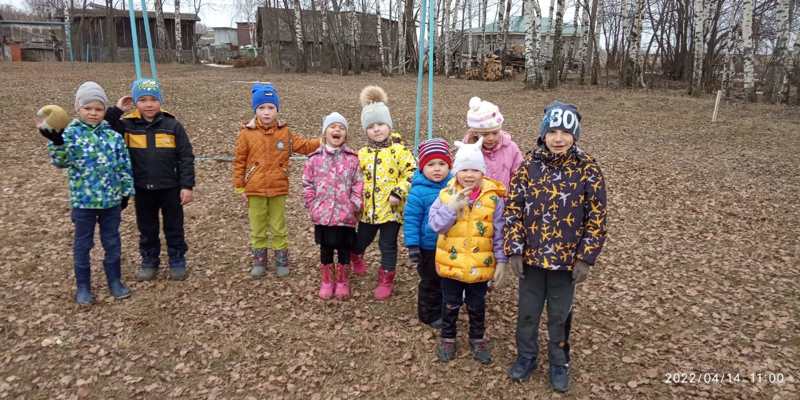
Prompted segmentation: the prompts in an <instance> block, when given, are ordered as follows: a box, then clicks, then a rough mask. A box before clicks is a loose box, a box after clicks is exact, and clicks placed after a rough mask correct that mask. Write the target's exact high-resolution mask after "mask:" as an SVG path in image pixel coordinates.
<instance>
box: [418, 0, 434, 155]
mask: <svg viewBox="0 0 800 400" xmlns="http://www.w3.org/2000/svg"><path fill="white" fill-rule="evenodd" d="M421 1H422V4H421V5H420V8H421V9H422V15H421V16H420V27H419V46H418V47H417V48H418V49H420V51H419V59H418V61H417V102H416V114H415V119H414V149H413V151H414V155H417V148H419V131H420V119H421V113H422V80H423V74H424V70H425V68H423V67H422V63H423V62H424V61H425V52H424V51H423V50H424V49H426V48H427V50H428V110H427V115H428V139H430V138H432V137H433V35H434V33H435V29H436V25H435V23H436V21H434V18H435V17H436V2H435V1H434V0H421ZM426 34H427V38H428V43H427V45H426V43H425V35H426Z"/></svg>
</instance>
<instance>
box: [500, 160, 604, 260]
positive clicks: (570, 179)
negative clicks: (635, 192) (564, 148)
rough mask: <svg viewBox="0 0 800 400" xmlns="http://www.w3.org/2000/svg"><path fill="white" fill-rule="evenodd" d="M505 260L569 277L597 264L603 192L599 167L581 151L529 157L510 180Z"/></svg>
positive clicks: (602, 229)
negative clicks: (517, 259)
mask: <svg viewBox="0 0 800 400" xmlns="http://www.w3.org/2000/svg"><path fill="white" fill-rule="evenodd" d="M504 217H505V221H506V226H505V232H504V238H505V241H504V248H505V252H506V254H507V255H509V256H512V255H522V256H524V260H525V264H526V265H529V266H532V267H535V268H544V269H550V270H567V271H571V270H572V267H573V266H574V265H575V261H576V260H577V259H579V260H582V261H584V262H586V263H588V264H590V265H593V264H594V263H595V260H596V259H597V256H598V255H599V254H600V251H601V250H602V249H603V243H604V242H605V239H606V187H605V180H604V179H603V174H602V172H601V171H600V167H599V166H598V165H597V163H595V161H594V159H592V158H591V157H589V156H588V155H587V154H586V153H584V152H583V151H582V150H580V149H579V148H577V147H575V146H573V148H572V149H571V150H570V151H569V152H567V153H566V154H562V155H553V154H552V153H550V152H549V151H547V150H546V149H544V148H541V147H540V148H537V149H535V150H533V151H531V152H529V153H528V154H527V155H526V157H525V161H524V162H523V164H522V166H521V167H520V169H519V170H518V171H517V173H516V174H515V175H514V178H512V179H511V190H510V193H509V197H508V202H507V205H506V210H505V213H504Z"/></svg>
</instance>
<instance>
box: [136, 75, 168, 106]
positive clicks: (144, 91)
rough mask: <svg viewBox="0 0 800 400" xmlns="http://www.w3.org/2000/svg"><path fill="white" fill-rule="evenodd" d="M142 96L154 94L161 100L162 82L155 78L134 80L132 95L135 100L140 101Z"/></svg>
mask: <svg viewBox="0 0 800 400" xmlns="http://www.w3.org/2000/svg"><path fill="white" fill-rule="evenodd" d="M142 96H153V97H155V98H156V100H158V101H162V100H161V84H160V83H158V81H157V80H155V79H150V78H142V79H137V80H135V81H133V84H132V85H131V97H133V102H134V103H136V102H137V101H139V98H140V97H142Z"/></svg>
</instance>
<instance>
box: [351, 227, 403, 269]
mask: <svg viewBox="0 0 800 400" xmlns="http://www.w3.org/2000/svg"><path fill="white" fill-rule="evenodd" d="M378 231H380V233H381V235H380V237H379V238H378V248H379V249H380V251H381V266H382V267H383V269H385V270H387V271H394V269H395V267H396V266H397V235H398V234H399V233H400V224H399V223H397V222H384V223H382V224H367V223H364V222H359V223H358V232H357V234H356V247H355V249H354V252H355V253H356V254H364V252H365V251H366V250H367V247H369V245H370V244H372V241H373V240H375V235H376V234H377V233H378Z"/></svg>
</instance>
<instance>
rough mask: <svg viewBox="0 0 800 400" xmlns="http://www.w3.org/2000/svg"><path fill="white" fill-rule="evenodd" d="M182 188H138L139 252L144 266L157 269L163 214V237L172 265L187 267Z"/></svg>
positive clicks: (136, 202) (136, 198) (174, 266)
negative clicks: (159, 216) (160, 222)
mask: <svg viewBox="0 0 800 400" xmlns="http://www.w3.org/2000/svg"><path fill="white" fill-rule="evenodd" d="M180 192H181V188H179V187H177V188H171V189H160V190H147V189H142V188H138V187H137V188H136V196H135V197H134V200H135V204H136V225H137V227H138V228H139V253H140V254H141V256H142V266H143V267H146V268H158V264H159V256H160V254H161V239H160V238H159V237H158V231H159V226H160V224H159V219H158V214H159V212H160V213H161V216H162V218H163V219H164V238H166V239H167V255H169V266H170V268H185V267H186V250H187V249H188V246H187V245H186V240H185V238H184V233H183V206H182V205H181V196H180Z"/></svg>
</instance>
